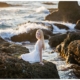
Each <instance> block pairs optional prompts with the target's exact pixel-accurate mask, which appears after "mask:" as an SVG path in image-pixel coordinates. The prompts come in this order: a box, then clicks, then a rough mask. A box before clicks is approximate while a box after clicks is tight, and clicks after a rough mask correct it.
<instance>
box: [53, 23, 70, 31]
mask: <svg viewBox="0 0 80 80" xmlns="http://www.w3.org/2000/svg"><path fill="white" fill-rule="evenodd" d="M54 25H55V26H57V27H58V28H59V29H66V30H68V29H69V28H68V27H67V26H65V25H63V24H57V23H54Z"/></svg>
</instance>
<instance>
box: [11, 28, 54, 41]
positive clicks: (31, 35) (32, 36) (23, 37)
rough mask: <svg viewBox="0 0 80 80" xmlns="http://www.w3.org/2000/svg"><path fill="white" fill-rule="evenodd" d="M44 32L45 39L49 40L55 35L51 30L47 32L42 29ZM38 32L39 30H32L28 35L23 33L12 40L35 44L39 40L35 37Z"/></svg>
mask: <svg viewBox="0 0 80 80" xmlns="http://www.w3.org/2000/svg"><path fill="white" fill-rule="evenodd" d="M42 30H43V33H44V38H45V39H48V38H49V37H50V36H52V35H53V33H52V32H51V31H49V30H45V29H42ZM36 31H37V29H34V30H30V31H29V32H28V33H22V34H19V35H15V36H13V37H11V40H12V41H14V42H22V41H30V42H35V41H36V40H37V39H36V36H35V34H36Z"/></svg>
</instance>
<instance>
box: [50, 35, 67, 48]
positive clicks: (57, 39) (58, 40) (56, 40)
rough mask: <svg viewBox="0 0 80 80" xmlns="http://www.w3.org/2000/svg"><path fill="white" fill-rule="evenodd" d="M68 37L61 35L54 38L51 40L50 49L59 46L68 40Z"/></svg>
mask: <svg viewBox="0 0 80 80" xmlns="http://www.w3.org/2000/svg"><path fill="white" fill-rule="evenodd" d="M66 36H67V34H59V35H55V36H52V37H51V38H50V39H49V45H50V47H56V46H57V45H59V44H60V43H61V42H63V40H64V39H65V38H66Z"/></svg>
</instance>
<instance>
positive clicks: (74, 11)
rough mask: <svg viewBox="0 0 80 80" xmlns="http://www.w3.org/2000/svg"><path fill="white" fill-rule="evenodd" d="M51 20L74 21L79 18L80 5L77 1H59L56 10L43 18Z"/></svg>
mask: <svg viewBox="0 0 80 80" xmlns="http://www.w3.org/2000/svg"><path fill="white" fill-rule="evenodd" d="M45 19H46V20H50V21H51V20H52V21H65V22H71V23H76V22H77V20H79V19H80V7H79V5H78V2H77V1H59V3H58V11H55V12H52V13H51V14H49V15H48V16H46V18H45Z"/></svg>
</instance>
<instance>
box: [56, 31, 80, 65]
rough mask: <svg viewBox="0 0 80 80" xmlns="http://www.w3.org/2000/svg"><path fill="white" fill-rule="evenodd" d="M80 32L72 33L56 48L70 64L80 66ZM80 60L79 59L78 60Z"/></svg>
mask: <svg viewBox="0 0 80 80" xmlns="http://www.w3.org/2000/svg"><path fill="white" fill-rule="evenodd" d="M74 40H80V32H78V33H77V32H72V33H69V34H68V35H67V38H66V39H65V40H64V41H63V42H62V43H61V44H60V45H58V46H57V47H56V51H57V52H58V53H59V54H60V55H61V56H62V57H63V58H65V59H66V61H67V62H69V63H75V64H80V62H79V60H78V59H79V58H78V57H79V52H78V51H76V50H78V48H79V45H78V44H79V41H74ZM77 58H78V59H77Z"/></svg>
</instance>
